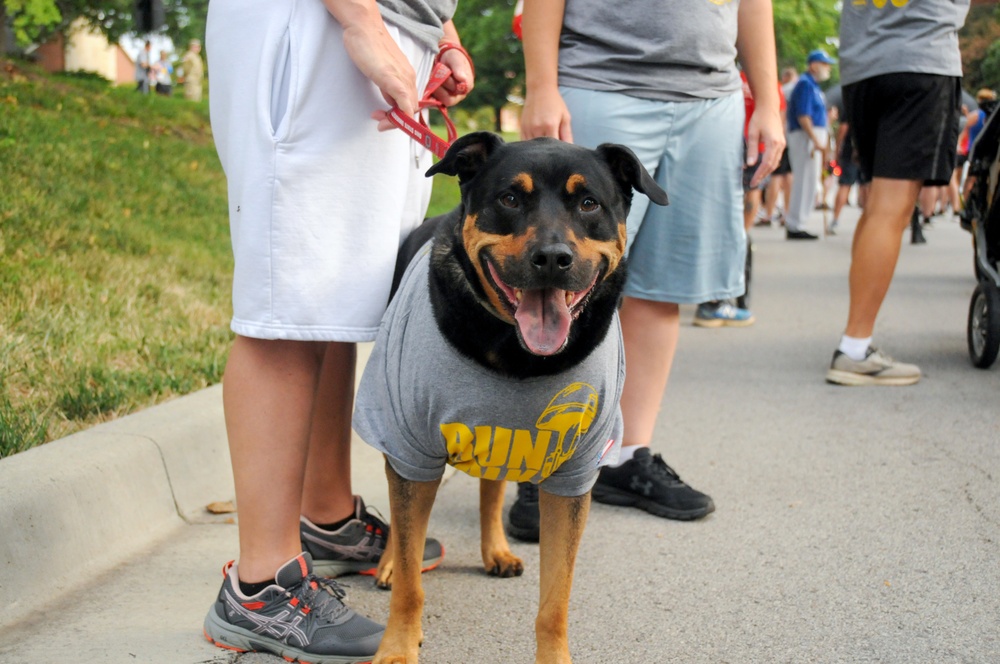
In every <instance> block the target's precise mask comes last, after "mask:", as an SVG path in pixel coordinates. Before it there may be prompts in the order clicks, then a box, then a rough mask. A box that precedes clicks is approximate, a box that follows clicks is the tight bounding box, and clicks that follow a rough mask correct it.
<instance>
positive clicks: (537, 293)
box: [514, 288, 571, 355]
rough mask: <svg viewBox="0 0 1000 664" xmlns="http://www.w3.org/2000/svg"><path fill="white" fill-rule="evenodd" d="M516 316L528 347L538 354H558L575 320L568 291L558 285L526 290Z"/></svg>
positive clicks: (522, 336)
mask: <svg viewBox="0 0 1000 664" xmlns="http://www.w3.org/2000/svg"><path fill="white" fill-rule="evenodd" d="M514 319H515V320H517V327H518V329H519V330H520V331H521V338H522V339H523V340H524V343H525V344H526V345H527V346H528V350H530V351H531V352H532V353H534V354H535V355H552V354H554V353H557V352H558V351H559V349H560V348H562V347H563V344H564V343H566V337H567V336H568V335H569V326H570V322H571V317H570V313H569V307H568V306H566V291H564V290H560V289H558V288H536V289H532V290H525V291H523V297H522V298H521V302H520V304H518V307H517V312H516V313H515V314H514Z"/></svg>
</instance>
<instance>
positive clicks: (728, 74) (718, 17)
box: [559, 0, 742, 101]
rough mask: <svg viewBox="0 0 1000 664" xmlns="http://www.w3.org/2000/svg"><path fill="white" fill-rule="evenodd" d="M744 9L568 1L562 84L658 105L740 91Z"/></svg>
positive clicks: (651, 1) (648, 1)
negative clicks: (739, 26)
mask: <svg viewBox="0 0 1000 664" xmlns="http://www.w3.org/2000/svg"><path fill="white" fill-rule="evenodd" d="M739 6H740V3H739V1H738V0H735V1H733V2H710V1H709V0H698V1H697V2H691V0H666V1H664V0H629V1H628V2H608V0H566V12H565V15H564V18H563V26H562V33H561V36H560V38H559V85H565V86H568V87H571V88H583V89H585V90H598V91H606V92H619V93H622V94H625V95H629V96H632V97H640V98H642V99H654V100H658V101H692V100H695V99H718V98H720V97H725V96H727V95H730V94H732V93H733V92H737V91H738V90H740V89H741V88H742V84H741V83H740V74H739V71H738V70H737V69H736V19H737V12H738V11H739Z"/></svg>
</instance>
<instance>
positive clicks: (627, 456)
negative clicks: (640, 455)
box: [608, 445, 644, 468]
mask: <svg viewBox="0 0 1000 664" xmlns="http://www.w3.org/2000/svg"><path fill="white" fill-rule="evenodd" d="M640 447H644V446H643V445H622V448H621V451H620V452H619V453H618V463H616V464H615V465H613V466H611V464H608V465H609V466H611V467H612V468H617V467H618V466H620V465H622V464H623V463H625V462H626V461H630V460H631V459H632V457H633V455H635V451H636V450H637V449H639V448H640Z"/></svg>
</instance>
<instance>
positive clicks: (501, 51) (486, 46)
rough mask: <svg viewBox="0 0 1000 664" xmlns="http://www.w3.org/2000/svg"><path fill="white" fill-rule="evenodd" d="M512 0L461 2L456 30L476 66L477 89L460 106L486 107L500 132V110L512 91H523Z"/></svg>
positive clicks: (521, 67) (472, 0) (462, 0)
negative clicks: (513, 28)
mask: <svg viewBox="0 0 1000 664" xmlns="http://www.w3.org/2000/svg"><path fill="white" fill-rule="evenodd" d="M514 4H515V0H500V1H499V2H498V1H497V0H461V1H460V2H459V3H458V10H457V11H456V13H455V27H456V28H458V34H459V36H460V37H461V38H462V45H463V46H464V47H465V49H466V50H467V51H469V54H470V55H471V56H472V60H473V62H475V66H476V86H475V88H473V90H472V92H471V93H470V94H469V96H468V97H467V98H466V99H465V101H463V102H462V104H461V106H462V107H463V108H466V109H470V110H471V109H476V108H479V107H481V106H489V107H490V108H492V109H493V111H494V113H495V120H496V130H497V131H500V109H501V108H502V107H503V106H504V105H505V104H506V103H507V98H508V97H509V96H510V94H511V92H512V91H515V90H518V89H523V87H524V56H523V55H522V53H521V42H520V41H518V39H517V37H515V36H514V33H513V32H511V21H512V20H513V18H514Z"/></svg>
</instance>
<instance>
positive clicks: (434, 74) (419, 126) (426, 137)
mask: <svg viewBox="0 0 1000 664" xmlns="http://www.w3.org/2000/svg"><path fill="white" fill-rule="evenodd" d="M450 50H457V51H459V52H461V53H462V55H464V56H465V57H466V58H468V60H469V65H470V66H471V67H472V72H473V74H475V71H476V67H475V65H474V64H472V56H470V55H469V53H468V51H466V50H465V49H464V48H462V47H461V46H460V45H459V44H456V43H454V42H449V41H442V42H441V44H440V50H439V51H438V54H437V56H436V57H435V58H434V68H433V69H432V70H431V76H430V79H429V80H428V81H427V87H426V88H424V96H423V97H422V98H421V99H420V101H419V102H418V107H419V109H420V111H423V109H425V108H435V109H437V110H438V111H439V112H440V113H441V116H442V117H443V118H444V124H445V127H446V128H447V130H448V140H447V141H446V140H444V139H442V138H441V137H440V136H438V135H437V134H435V133H434V132H433V131H431V129H430V127H429V126H428V124H427V122H426V121H425V120H424V117H423V113H422V112H418V113H417V119H414V118H411V117H410V116H408V115H407V114H406V113H403V112H402V111H401V110H399V107H398V106H393V107H392V108H390V109H389V111H388V112H387V113H386V117H387V118H388V119H389V122H391V123H392V124H394V125H395V126H396V127H399V128H400V129H402V130H403V131H404V132H406V133H407V135H409V136H410V138H412V139H413V140H415V141H416V142H417V143H420V144H421V145H422V146H424V147H425V148H426V149H428V150H430V151H431V152H433V153H434V155H435V156H437V157H438V158H439V159H440V158H441V157H443V156H444V154H445V153H446V152H447V151H448V148H450V147H451V144H452V142H453V141H454V140H455V138H456V137H457V136H458V131H457V130H456V129H455V123H454V122H452V121H451V118H450V117H448V109H447V107H445V105H444V104H443V103H441V101H439V100H437V99H435V98H434V96H433V95H434V92H435V91H436V90H437V89H438V88H440V87H441V86H442V85H443V84H444V82H445V81H447V80H448V78H449V77H450V76H451V74H452V72H451V68H449V67H448V65H446V64H444V63H443V62H441V55H442V54H443V53H445V52H446V51H450Z"/></svg>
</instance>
